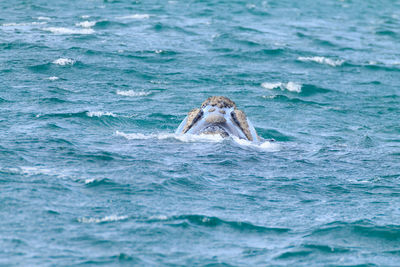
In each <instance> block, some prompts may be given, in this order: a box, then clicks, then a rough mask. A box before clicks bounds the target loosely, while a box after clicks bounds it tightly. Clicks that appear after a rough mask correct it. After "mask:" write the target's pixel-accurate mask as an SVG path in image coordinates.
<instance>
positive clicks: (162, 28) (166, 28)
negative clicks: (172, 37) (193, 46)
mask: <svg viewBox="0 0 400 267" xmlns="http://www.w3.org/2000/svg"><path fill="white" fill-rule="evenodd" d="M151 28H152V29H153V30H154V31H156V32H173V33H179V34H185V35H187V36H197V35H198V33H196V32H194V31H189V30H187V29H185V28H182V27H179V26H177V25H176V26H171V25H167V24H165V23H162V22H158V23H156V24H155V25H153V26H152V27H151Z"/></svg>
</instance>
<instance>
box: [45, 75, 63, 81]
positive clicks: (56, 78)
mask: <svg viewBox="0 0 400 267" xmlns="http://www.w3.org/2000/svg"><path fill="white" fill-rule="evenodd" d="M58 79H60V78H59V77H57V76H51V77H49V78H47V80H50V81H57V80H58Z"/></svg>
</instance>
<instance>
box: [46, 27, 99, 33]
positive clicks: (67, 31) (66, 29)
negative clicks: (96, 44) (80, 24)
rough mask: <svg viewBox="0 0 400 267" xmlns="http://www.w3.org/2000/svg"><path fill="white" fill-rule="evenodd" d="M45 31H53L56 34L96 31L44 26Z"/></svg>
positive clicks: (92, 31)
mask: <svg viewBox="0 0 400 267" xmlns="http://www.w3.org/2000/svg"><path fill="white" fill-rule="evenodd" d="M43 30H45V31H49V32H52V33H54V34H92V33H94V30H93V29H71V28H65V27H49V28H43Z"/></svg>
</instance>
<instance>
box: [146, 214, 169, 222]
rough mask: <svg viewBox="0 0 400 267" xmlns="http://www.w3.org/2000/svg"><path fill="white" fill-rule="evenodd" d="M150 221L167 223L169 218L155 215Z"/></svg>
mask: <svg viewBox="0 0 400 267" xmlns="http://www.w3.org/2000/svg"><path fill="white" fill-rule="evenodd" d="M149 220H160V221H166V220H168V216H165V215H154V216H150V217H149Z"/></svg>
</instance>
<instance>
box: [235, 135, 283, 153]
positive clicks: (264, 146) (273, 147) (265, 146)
mask: <svg viewBox="0 0 400 267" xmlns="http://www.w3.org/2000/svg"><path fill="white" fill-rule="evenodd" d="M232 139H233V141H235V142H236V143H237V144H239V145H241V146H245V147H250V148H255V149H261V150H265V151H270V152H276V151H279V150H280V146H279V145H278V144H276V143H274V142H269V141H264V142H262V143H253V142H251V141H248V140H245V139H240V138H238V137H236V136H233V137H232Z"/></svg>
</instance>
